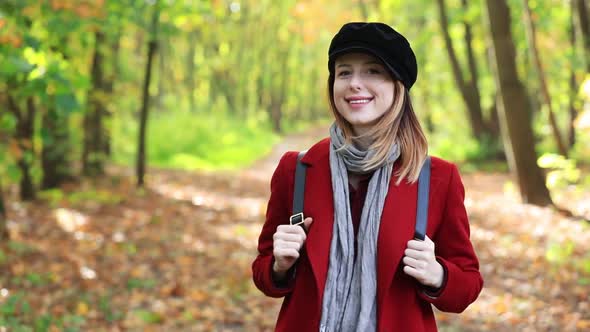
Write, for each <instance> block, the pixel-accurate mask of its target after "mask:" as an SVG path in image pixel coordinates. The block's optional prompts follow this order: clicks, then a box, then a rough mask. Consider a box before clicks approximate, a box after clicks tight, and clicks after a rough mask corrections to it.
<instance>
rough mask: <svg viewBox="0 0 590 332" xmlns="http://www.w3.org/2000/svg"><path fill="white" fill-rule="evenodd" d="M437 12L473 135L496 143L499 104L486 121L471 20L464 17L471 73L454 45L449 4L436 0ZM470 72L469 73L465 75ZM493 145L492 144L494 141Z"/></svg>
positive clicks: (466, 7) (464, 1)
mask: <svg viewBox="0 0 590 332" xmlns="http://www.w3.org/2000/svg"><path fill="white" fill-rule="evenodd" d="M461 4H462V7H463V9H464V10H465V12H467V11H468V9H469V8H468V5H467V1H466V0H462V1H461ZM437 5H438V12H439V18H440V20H439V21H440V26H441V30H442V33H443V37H444V41H445V46H446V50H447V54H448V57H449V61H450V63H451V68H452V69H453V77H454V79H455V84H456V86H457V88H458V90H459V92H460V94H461V97H462V98H463V101H464V103H465V106H466V110H467V115H468V119H469V123H470V125H471V131H472V134H473V136H475V138H476V139H477V140H478V141H479V142H480V143H483V144H487V143H493V142H495V141H496V140H497V138H496V137H497V136H498V128H497V126H496V125H497V124H496V122H495V117H496V114H495V113H496V108H495V105H494V106H493V107H492V108H491V110H490V112H489V113H490V119H489V120H488V121H486V119H485V117H484V114H483V110H482V106H481V93H480V89H479V83H478V81H479V72H478V69H477V68H478V66H477V61H476V60H475V54H474V50H473V45H472V44H473V33H472V30H473V29H472V27H471V23H469V22H468V21H467V20H465V21H464V23H463V25H464V28H465V37H464V38H465V50H466V53H467V54H466V57H467V63H468V70H467V73H468V75H464V73H463V70H462V69H461V65H460V64H459V59H458V57H457V53H456V52H455V47H454V46H453V40H452V39H451V35H450V33H449V20H448V15H447V11H446V4H445V1H444V0H437ZM466 76H467V77H466ZM492 145H493V144H492Z"/></svg>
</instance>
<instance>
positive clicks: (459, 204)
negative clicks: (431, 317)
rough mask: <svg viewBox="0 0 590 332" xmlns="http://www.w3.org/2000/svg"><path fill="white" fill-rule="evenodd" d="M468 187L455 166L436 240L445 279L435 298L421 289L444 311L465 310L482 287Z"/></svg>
mask: <svg viewBox="0 0 590 332" xmlns="http://www.w3.org/2000/svg"><path fill="white" fill-rule="evenodd" d="M464 199H465V188H464V187H463V183H462V181H461V177H460V176H459V171H458V170H457V167H456V166H455V165H452V169H451V175H450V181H449V185H448V190H447V194H446V202H445V207H444V212H443V219H442V220H441V225H440V228H439V230H438V232H437V234H436V236H435V239H433V241H434V243H435V244H436V249H435V253H436V259H437V261H438V262H439V263H440V264H441V265H442V266H443V269H444V270H445V276H446V278H445V280H444V283H443V285H442V287H441V289H440V291H439V292H437V294H436V297H432V296H429V295H428V293H427V292H424V291H422V292H421V293H420V296H421V297H422V298H423V299H425V300H426V301H428V302H430V303H432V304H433V305H434V306H436V307H437V308H438V309H439V310H441V311H447V312H456V313H459V312H462V311H463V310H465V309H466V308H467V306H469V305H470V304H471V303H473V301H475V300H476V299H477V297H478V295H479V293H480V291H481V289H482V287H483V279H482V277H481V274H480V272H479V261H478V259H477V256H476V254H475V251H474V249H473V245H472V244H471V241H470V239H469V233H470V232H469V220H468V218H467V212H466V210H465V204H464Z"/></svg>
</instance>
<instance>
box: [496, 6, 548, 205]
mask: <svg viewBox="0 0 590 332" xmlns="http://www.w3.org/2000/svg"><path fill="white" fill-rule="evenodd" d="M485 3H486V7H487V18H488V24H489V28H490V32H491V36H492V41H493V50H494V70H495V73H494V74H495V77H496V85H497V86H498V87H499V92H500V102H499V103H498V110H499V115H500V128H501V130H502V136H503V138H504V150H505V151H506V155H507V159H508V164H509V166H510V169H511V171H512V173H513V175H514V176H515V177H516V179H517V181H518V184H519V188H520V194H521V197H522V200H523V202H525V203H530V204H535V205H541V206H545V205H550V204H552V201H551V197H550V196H549V191H548V190H547V187H546V185H545V178H544V175H543V173H542V172H541V169H540V168H539V166H538V165H537V155H536V153H535V146H534V140H533V130H532V126H531V122H530V120H529V116H528V111H529V108H530V105H529V103H528V99H527V94H526V91H525V87H524V85H522V83H521V82H520V80H519V79H518V75H517V71H516V62H515V59H516V52H515V47H514V41H513V39H512V34H511V30H510V26H511V22H510V11H509V8H508V5H507V3H506V0H486V1H485Z"/></svg>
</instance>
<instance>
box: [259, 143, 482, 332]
mask: <svg viewBox="0 0 590 332" xmlns="http://www.w3.org/2000/svg"><path fill="white" fill-rule="evenodd" d="M296 160H297V153H296V152H288V153H286V154H285V155H284V156H283V158H281V161H280V162H279V165H278V167H277V169H276V170H275V172H274V174H273V177H272V180H271V196H270V200H269V202H268V209H267V212H266V222H265V224H264V227H263V228H262V232H261V234H260V238H259V242H258V251H259V254H258V256H257V257H256V259H255V260H254V262H253V264H252V271H253V278H254V283H255V284H256V286H257V287H258V288H259V289H260V290H261V291H262V292H263V293H264V294H266V295H268V296H272V297H283V296H284V297H285V299H284V301H283V305H282V307H281V311H280V313H279V317H278V320H277V325H276V331H297V332H300V331H318V330H319V323H320V316H321V308H322V296H323V291H324V285H325V282H326V276H327V272H328V261H329V251H330V242H331V238H332V227H333V215H334V204H333V199H332V183H331V175H330V166H329V139H324V140H322V141H320V142H319V143H318V144H316V145H314V146H313V147H312V148H311V149H310V150H309V151H308V152H307V153H306V155H305V157H303V159H302V161H303V162H304V163H305V164H307V165H309V167H308V168H307V181H306V187H305V204H304V211H303V212H304V215H305V216H306V217H307V216H309V217H313V223H312V225H311V227H310V229H309V232H308V236H307V240H306V242H305V246H304V249H302V251H301V253H302V255H301V256H300V258H299V260H298V262H297V263H296V264H297V265H296V270H295V276H294V278H293V279H291V281H290V282H289V284H288V286H287V287H286V288H277V287H276V286H275V285H274V284H273V281H272V279H271V273H272V265H273V254H272V252H273V248H272V244H273V239H272V237H273V234H274V232H275V231H276V228H277V226H278V225H279V224H282V223H288V222H289V216H290V215H291V210H292V202H293V183H294V174H295V164H296ZM396 169H397V165H394V172H395V170H396ZM396 179H397V178H396V177H392V179H391V184H390V186H389V192H388V194H387V197H386V200H385V206H384V208H383V214H382V217H381V225H380V228H379V238H378V243H377V330H378V331H404V332H407V331H436V322H435V319H434V314H433V311H432V307H431V304H433V305H435V306H436V307H437V308H438V309H439V310H441V311H447V312H462V311H463V310H465V308H467V306H468V305H469V304H471V303H472V302H473V301H475V299H476V298H477V296H478V295H479V292H480V291H481V288H482V286H483V279H482V277H481V274H480V273H479V262H478V260H477V257H476V255H475V252H474V250H473V246H472V245H471V242H470V240H469V222H468V218H467V213H466V211H465V206H464V204H463V199H464V196H465V191H464V188H463V184H462V182H461V178H460V176H459V172H458V170H457V167H456V166H455V165H453V164H451V163H449V162H446V161H444V160H442V159H439V158H435V157H433V158H432V168H431V178H430V196H429V211H428V230H427V235H428V236H429V237H430V238H431V239H432V240H433V242H434V243H435V246H436V249H435V250H436V257H437V260H438V261H439V262H440V263H441V264H442V266H443V268H444V269H445V272H446V279H445V282H444V284H443V286H442V289H441V291H440V292H439V294H438V296H437V297H436V298H432V297H429V296H428V295H426V294H425V293H424V289H423V287H422V286H421V285H420V284H419V283H418V282H417V281H416V280H415V279H414V278H412V277H410V276H408V275H406V274H405V273H404V272H403V271H402V265H403V264H401V260H402V258H403V255H404V250H405V249H406V246H407V242H408V241H409V240H411V239H412V238H413V235H414V226H415V220H416V202H417V185H416V184H411V185H410V184H408V183H407V182H406V181H405V180H403V181H402V182H401V183H400V184H399V185H395V181H396Z"/></svg>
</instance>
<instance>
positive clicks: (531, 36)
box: [522, 0, 568, 157]
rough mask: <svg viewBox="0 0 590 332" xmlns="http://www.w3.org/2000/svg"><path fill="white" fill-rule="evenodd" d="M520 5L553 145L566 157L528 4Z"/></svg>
mask: <svg viewBox="0 0 590 332" xmlns="http://www.w3.org/2000/svg"><path fill="white" fill-rule="evenodd" d="M522 3H523V6H524V11H525V22H526V31H527V39H528V41H529V47H530V50H531V53H532V56H533V61H534V63H535V67H536V68H537V74H538V76H539V82H540V84H541V93H542V95H543V99H544V100H545V104H546V105H547V109H548V112H549V124H550V125H551V131H552V133H553V138H554V139H555V143H556V145H557V150H558V151H559V153H560V154H561V155H563V156H566V157H567V152H568V151H567V147H566V146H565V143H564V142H563V138H562V137H561V133H560V131H559V126H558V124H557V120H556V118H555V113H554V112H553V106H552V105H551V96H550V95H549V88H548V86H547V81H546V80H545V72H544V70H543V65H542V64H541V58H540V57H539V50H538V48H537V37H536V32H535V24H534V23H533V18H532V14H531V9H530V7H529V2H528V0H522Z"/></svg>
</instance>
